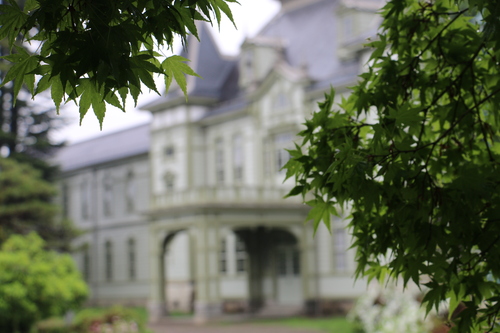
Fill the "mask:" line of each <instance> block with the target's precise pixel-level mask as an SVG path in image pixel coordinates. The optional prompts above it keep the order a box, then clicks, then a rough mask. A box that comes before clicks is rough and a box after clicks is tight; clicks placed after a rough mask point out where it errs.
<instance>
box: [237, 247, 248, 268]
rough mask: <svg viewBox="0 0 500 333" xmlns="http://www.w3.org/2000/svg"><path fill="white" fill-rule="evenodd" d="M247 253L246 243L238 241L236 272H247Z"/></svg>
mask: <svg viewBox="0 0 500 333" xmlns="http://www.w3.org/2000/svg"><path fill="white" fill-rule="evenodd" d="M246 260H247V253H246V251H245V243H243V242H242V241H241V240H240V239H237V240H236V272H238V273H243V272H246Z"/></svg>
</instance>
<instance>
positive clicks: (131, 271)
mask: <svg viewBox="0 0 500 333" xmlns="http://www.w3.org/2000/svg"><path fill="white" fill-rule="evenodd" d="M135 265H136V264H135V240H134V239H133V238H130V239H129V240H128V278H129V280H135V278H136V270H135Z"/></svg>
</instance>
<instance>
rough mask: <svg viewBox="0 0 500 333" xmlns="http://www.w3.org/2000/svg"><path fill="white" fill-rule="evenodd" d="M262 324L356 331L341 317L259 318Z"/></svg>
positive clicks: (330, 332)
mask: <svg viewBox="0 0 500 333" xmlns="http://www.w3.org/2000/svg"><path fill="white" fill-rule="evenodd" d="M256 323H258V324H263V325H279V326H289V327H295V328H304V329H316V330H319V331H323V332H327V333H356V332H358V331H357V330H356V325H355V324H354V323H352V322H350V321H349V320H347V319H346V318H343V317H331V318H309V317H293V318H283V319H269V320H267V319H266V320H259V321H257V322H256Z"/></svg>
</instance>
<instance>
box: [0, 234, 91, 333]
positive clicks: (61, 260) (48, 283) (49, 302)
mask: <svg viewBox="0 0 500 333" xmlns="http://www.w3.org/2000/svg"><path fill="white" fill-rule="evenodd" d="M44 246H45V242H44V241H43V240H42V239H41V238H40V237H39V236H38V235H37V234H35V233H30V234H29V235H27V236H20V235H14V236H11V237H10V238H8V239H7V241H5V243H3V244H2V246H1V248H0V332H20V333H24V332H29V331H30V330H31V328H32V327H33V325H34V323H35V322H37V321H39V320H42V319H45V318H49V317H52V316H61V315H63V314H64V313H65V312H67V311H68V310H70V309H76V308H78V307H79V306H80V305H81V304H82V303H83V301H85V299H86V297H87V293H88V290H87V285H86V284H85V282H84V281H83V280H82V278H81V276H80V273H79V272H78V270H77V269H76V267H75V264H74V262H73V259H72V258H71V256H69V255H68V254H59V253H56V252H54V251H47V250H45V249H44Z"/></svg>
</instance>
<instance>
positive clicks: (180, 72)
mask: <svg viewBox="0 0 500 333" xmlns="http://www.w3.org/2000/svg"><path fill="white" fill-rule="evenodd" d="M185 61H189V60H188V59H186V58H184V57H181V56H178V55H174V56H171V57H168V58H167V59H165V60H164V61H163V62H162V64H161V65H162V67H163V69H164V70H165V74H166V75H167V76H166V77H165V88H166V90H167V91H168V88H169V87H170V84H171V83H172V79H175V81H176V82H177V84H178V85H179V87H180V88H181V90H182V92H183V93H184V97H186V100H187V81H186V76H185V74H187V75H192V76H197V77H199V78H201V76H199V75H198V74H196V73H195V71H193V70H192V69H191V67H189V66H188V65H187V64H185V63H184V62H185Z"/></svg>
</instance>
